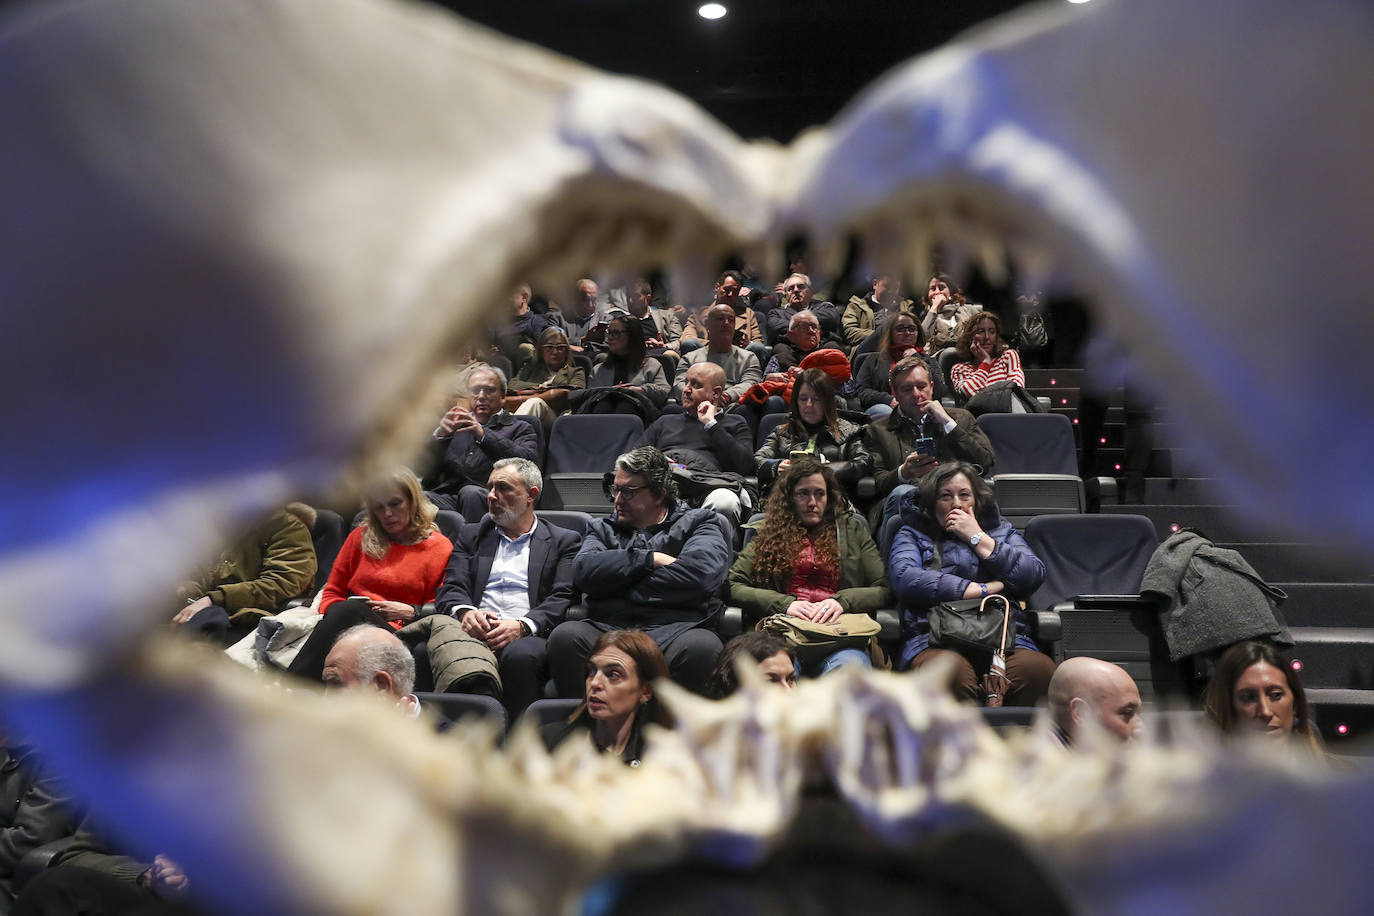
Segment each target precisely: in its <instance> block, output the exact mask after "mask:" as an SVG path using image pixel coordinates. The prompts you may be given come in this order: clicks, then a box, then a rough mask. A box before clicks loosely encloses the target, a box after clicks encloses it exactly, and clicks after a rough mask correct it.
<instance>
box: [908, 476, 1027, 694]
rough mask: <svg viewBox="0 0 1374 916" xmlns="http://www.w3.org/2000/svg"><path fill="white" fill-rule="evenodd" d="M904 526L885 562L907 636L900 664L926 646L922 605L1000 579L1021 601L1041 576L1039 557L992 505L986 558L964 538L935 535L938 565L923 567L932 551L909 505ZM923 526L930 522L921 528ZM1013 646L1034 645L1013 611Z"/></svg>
mask: <svg viewBox="0 0 1374 916" xmlns="http://www.w3.org/2000/svg"><path fill="white" fill-rule="evenodd" d="M903 510H904V511H903V513H902V519H903V522H904V524H903V525H902V528H901V529H900V530H899V531H898V532H897V536H896V537H895V538H893V540H892V553H891V556H890V557H889V560H888V579H889V581H890V582H891V583H892V593H893V594H894V595H895V596H896V597H897V601H898V604H899V606H900V607H901V609H902V632H903V635H904V636H905V637H906V638H907V640H908V642H907V646H906V648H905V651H903V653H902V655H903V667H904V666H905V663H907V662H909V661H910V659H911V658H912V657H914V656H915V655H916V653H917V652H920V651H922V650H923V649H925V648H926V646H927V645H928V644H929V633H930V625H929V624H928V623H927V622H926V609H927V608H929V607H930V606H931V605H933V604H938V603H939V602H941V601H957V600H959V599H961V598H963V597H964V590H965V589H966V588H968V584H969V583H970V582H992V581H994V580H998V581H1001V582H1003V583H1005V584H1006V586H1007V590H1006V594H1007V596H1008V597H1010V598H1017V599H1023V600H1024V599H1026V598H1029V597H1030V595H1031V593H1032V592H1034V591H1035V590H1036V589H1037V588H1039V587H1040V583H1041V582H1043V581H1044V580H1045V564H1044V563H1042V562H1041V561H1040V558H1039V557H1037V556H1036V555H1035V554H1034V553H1032V552H1031V549H1030V547H1029V546H1028V545H1027V544H1026V540H1025V538H1023V537H1021V535H1020V534H1019V533H1018V532H1017V530H1016V529H1015V528H1013V527H1012V525H1011V522H1008V521H1007V520H1006V519H1004V518H1002V515H1001V513H1000V512H998V511H997V509H996V507H993V509H992V514H993V516H994V518H995V519H996V524H994V525H992V526H990V527H989V526H987V525H984V527H983V530H984V531H985V532H986V533H987V534H988V536H990V537H991V538H992V540H993V542H994V543H995V544H996V546H995V547H994V548H993V551H992V553H991V554H990V555H989V556H988V558H987V559H986V560H983V559H980V558H979V557H978V555H977V554H976V553H974V552H973V548H972V547H970V546H969V545H968V543H967V542H966V541H964V540H963V539H961V538H956V537H944V538H941V539H940V569H939V571H936V570H933V569H926V568H925V562H926V560H927V559H928V558H929V557H930V556H931V553H932V551H933V550H934V546H933V543H932V541H931V539H930V537H929V536H928V535H927V534H925V532H924V531H922V530H918V529H917V528H916V527H915V526H914V524H913V523H914V522H915V521H916V520H917V516H915V514H914V511H913V504H912V503H911V502H908V503H907V504H906V505H905V506H903ZM925 527H926V530H930V528H933V527H934V526H933V525H927V526H925ZM1016 632H1017V634H1018V638H1017V640H1016V644H1017V646H1019V647H1024V648H1027V649H1035V643H1033V642H1032V641H1031V640H1030V637H1029V636H1026V635H1024V634H1025V633H1026V632H1027V629H1026V618H1025V615H1024V614H1023V613H1021V612H1019V611H1018V612H1017V614H1016Z"/></svg>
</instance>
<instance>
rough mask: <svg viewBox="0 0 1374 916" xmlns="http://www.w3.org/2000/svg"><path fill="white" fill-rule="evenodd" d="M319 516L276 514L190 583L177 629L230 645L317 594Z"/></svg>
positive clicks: (296, 509)
mask: <svg viewBox="0 0 1374 916" xmlns="http://www.w3.org/2000/svg"><path fill="white" fill-rule="evenodd" d="M313 524H315V510H314V509H312V508H310V507H309V506H307V505H305V504H304V503H290V504H289V505H287V506H286V508H285V509H281V510H279V511H277V512H274V513H272V514H271V515H269V516H268V517H267V518H266V519H264V520H263V521H262V522H260V523H259V524H258V525H256V526H255V527H254V528H253V530H252V531H249V532H248V533H247V534H246V535H244V536H243V537H242V538H240V539H239V540H238V541H237V542H236V543H234V544H231V545H229V546H228V547H227V548H225V550H224V552H223V553H221V554H220V555H219V558H218V559H217V560H216V561H215V562H214V563H213V564H212V565H210V566H207V567H206V568H205V569H203V570H201V571H200V572H199V573H198V574H197V576H196V578H195V579H193V580H191V581H188V582H184V583H182V585H181V586H180V587H179V588H178V589H177V596H178V597H179V598H181V599H182V600H183V601H185V602H186V606H185V607H183V608H182V609H181V610H180V611H178V612H177V614H176V615H175V616H174V617H173V618H172V626H173V627H177V628H179V629H180V631H181V632H182V633H185V634H187V635H190V636H192V637H193V638H196V639H205V640H207V641H210V642H215V643H219V644H222V645H228V644H229V643H231V642H235V641H237V640H238V639H240V638H242V637H243V636H244V635H245V634H246V633H248V632H249V631H251V630H252V629H254V628H255V627H257V625H258V621H259V620H261V619H262V618H263V617H266V616H268V615H269V614H275V613H276V612H277V611H279V610H281V608H282V606H283V605H285V604H286V602H288V601H290V600H291V599H293V598H302V597H309V596H310V595H311V594H312V593H313V592H314V591H315V573H316V571H317V569H318V567H317V565H316V559H315V544H314V541H313V540H311V537H310V526H311V525H313Z"/></svg>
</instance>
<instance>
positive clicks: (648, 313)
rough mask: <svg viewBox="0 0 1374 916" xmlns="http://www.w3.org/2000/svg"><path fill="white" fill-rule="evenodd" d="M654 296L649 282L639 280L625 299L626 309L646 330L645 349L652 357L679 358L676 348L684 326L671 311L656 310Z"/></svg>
mask: <svg viewBox="0 0 1374 916" xmlns="http://www.w3.org/2000/svg"><path fill="white" fill-rule="evenodd" d="M653 295H654V288H653V287H652V286H650V285H649V281H648V280H638V281H636V282H635V285H634V286H633V287H631V288H630V291H629V293H628V294H627V295H626V297H625V308H626V309H627V310H628V311H629V313H630V316H631V317H632V318H634V319H635V320H636V321H638V322H639V324H640V326H641V327H642V328H643V329H644V347H645V349H646V350H647V351H648V352H649V354H650V355H657V354H659V353H667V354H668V355H670V356H677V351H676V350H675V349H674V347H676V345H677V339H678V338H679V337H680V336H681V335H682V324H681V322H679V321H678V320H677V316H676V315H674V314H673V313H672V311H670V310H669V309H657V308H654V307H653V304H652V303H653Z"/></svg>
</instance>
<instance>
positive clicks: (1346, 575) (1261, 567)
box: [1223, 543, 1374, 584]
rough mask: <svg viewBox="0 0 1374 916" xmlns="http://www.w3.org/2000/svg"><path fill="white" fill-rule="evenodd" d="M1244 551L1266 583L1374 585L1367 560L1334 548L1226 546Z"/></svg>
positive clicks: (1239, 544) (1281, 545)
mask: <svg viewBox="0 0 1374 916" xmlns="http://www.w3.org/2000/svg"><path fill="white" fill-rule="evenodd" d="M1223 546H1225V547H1232V548H1234V549H1236V550H1238V551H1240V553H1241V555H1242V556H1243V557H1245V559H1246V561H1247V562H1249V564H1250V565H1251V566H1253V567H1254V568H1255V572H1257V573H1259V574H1260V578H1262V579H1264V581H1266V582H1330V583H1335V582H1350V583H1360V584H1368V583H1370V582H1374V576H1372V575H1371V574H1370V568H1369V562H1368V560H1367V559H1366V558H1356V557H1351V556H1349V555H1348V554H1341V553H1337V552H1336V551H1334V550H1332V549H1331V548H1325V547H1317V546H1315V545H1312V544H1293V543H1270V544H1259V543H1232V544H1224V545H1223Z"/></svg>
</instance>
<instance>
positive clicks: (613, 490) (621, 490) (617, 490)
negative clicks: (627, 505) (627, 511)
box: [606, 484, 648, 502]
mask: <svg viewBox="0 0 1374 916" xmlns="http://www.w3.org/2000/svg"><path fill="white" fill-rule="evenodd" d="M647 489H648V486H647V485H643V486H638V487H618V486H616V485H615V484H611V485H609V486H608V487H606V495H607V496H609V497H610V498H611V501H612V502H614V501H615V500H617V499H619V498H620V496H621V494H624V496H625V498H626V499H634V498H635V496H636V495H637V494H638V493H639V491H640V490H647Z"/></svg>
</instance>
